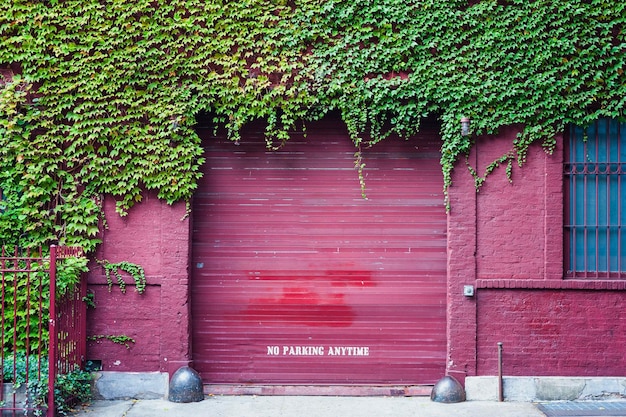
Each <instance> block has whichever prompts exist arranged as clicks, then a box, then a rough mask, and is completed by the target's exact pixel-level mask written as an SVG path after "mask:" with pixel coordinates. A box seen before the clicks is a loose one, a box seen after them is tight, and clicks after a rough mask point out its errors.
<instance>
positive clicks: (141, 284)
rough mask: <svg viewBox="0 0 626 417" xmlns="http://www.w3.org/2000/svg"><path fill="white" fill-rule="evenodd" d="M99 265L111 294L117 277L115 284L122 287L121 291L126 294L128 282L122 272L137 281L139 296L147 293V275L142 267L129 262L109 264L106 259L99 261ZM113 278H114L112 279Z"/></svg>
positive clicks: (136, 287) (136, 286) (136, 288)
mask: <svg viewBox="0 0 626 417" xmlns="http://www.w3.org/2000/svg"><path fill="white" fill-rule="evenodd" d="M97 262H98V264H100V265H101V266H102V268H103V269H104V275H105V277H106V280H107V285H108V286H109V292H110V291H111V289H112V288H113V277H115V283H116V284H117V285H118V286H119V287H120V291H122V292H123V293H126V281H124V276H123V275H122V273H121V272H122V271H123V272H126V273H127V274H129V275H130V276H131V277H132V278H133V280H134V281H135V290H136V291H137V292H138V293H139V294H143V293H144V292H145V291H146V274H145V272H144V269H143V267H142V266H141V265H137V264H134V263H132V262H128V261H122V262H115V263H112V262H109V261H107V260H106V259H104V260H99V259H98V260H97ZM112 276H113V277H112Z"/></svg>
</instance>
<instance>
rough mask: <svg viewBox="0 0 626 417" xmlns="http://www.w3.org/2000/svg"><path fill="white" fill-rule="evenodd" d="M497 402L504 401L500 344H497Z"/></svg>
mask: <svg viewBox="0 0 626 417" xmlns="http://www.w3.org/2000/svg"><path fill="white" fill-rule="evenodd" d="M498 401H500V402H502V401H504V384H503V383H502V342H498Z"/></svg>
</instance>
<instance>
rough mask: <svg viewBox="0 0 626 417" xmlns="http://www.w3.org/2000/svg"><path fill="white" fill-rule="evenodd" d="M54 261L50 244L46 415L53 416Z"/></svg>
mask: <svg viewBox="0 0 626 417" xmlns="http://www.w3.org/2000/svg"><path fill="white" fill-rule="evenodd" d="M56 261H57V247H56V245H52V246H50V321H49V323H48V331H49V335H50V346H49V349H48V412H47V413H46V416H47V417H54V408H55V407H54V383H55V381H56V376H57V361H56V356H57V355H56V353H57V352H56V351H57V344H58V343H57V326H56V318H57V312H56V302H55V301H56V275H57V273H56V272H57V271H56Z"/></svg>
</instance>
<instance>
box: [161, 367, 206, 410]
mask: <svg viewBox="0 0 626 417" xmlns="http://www.w3.org/2000/svg"><path fill="white" fill-rule="evenodd" d="M168 399H169V400H170V401H171V402H174V403H191V402H198V401H202V400H204V393H203V392H202V379H201V378H200V375H198V373H197V372H196V371H194V370H193V369H191V368H190V367H188V366H183V367H182V368H179V369H178V370H177V371H176V372H174V375H172V379H171V380H170V390H169V398H168Z"/></svg>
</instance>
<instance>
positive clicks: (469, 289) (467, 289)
mask: <svg viewBox="0 0 626 417" xmlns="http://www.w3.org/2000/svg"><path fill="white" fill-rule="evenodd" d="M463 295H464V296H466V297H473V296H474V286H473V285H464V286H463Z"/></svg>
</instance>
